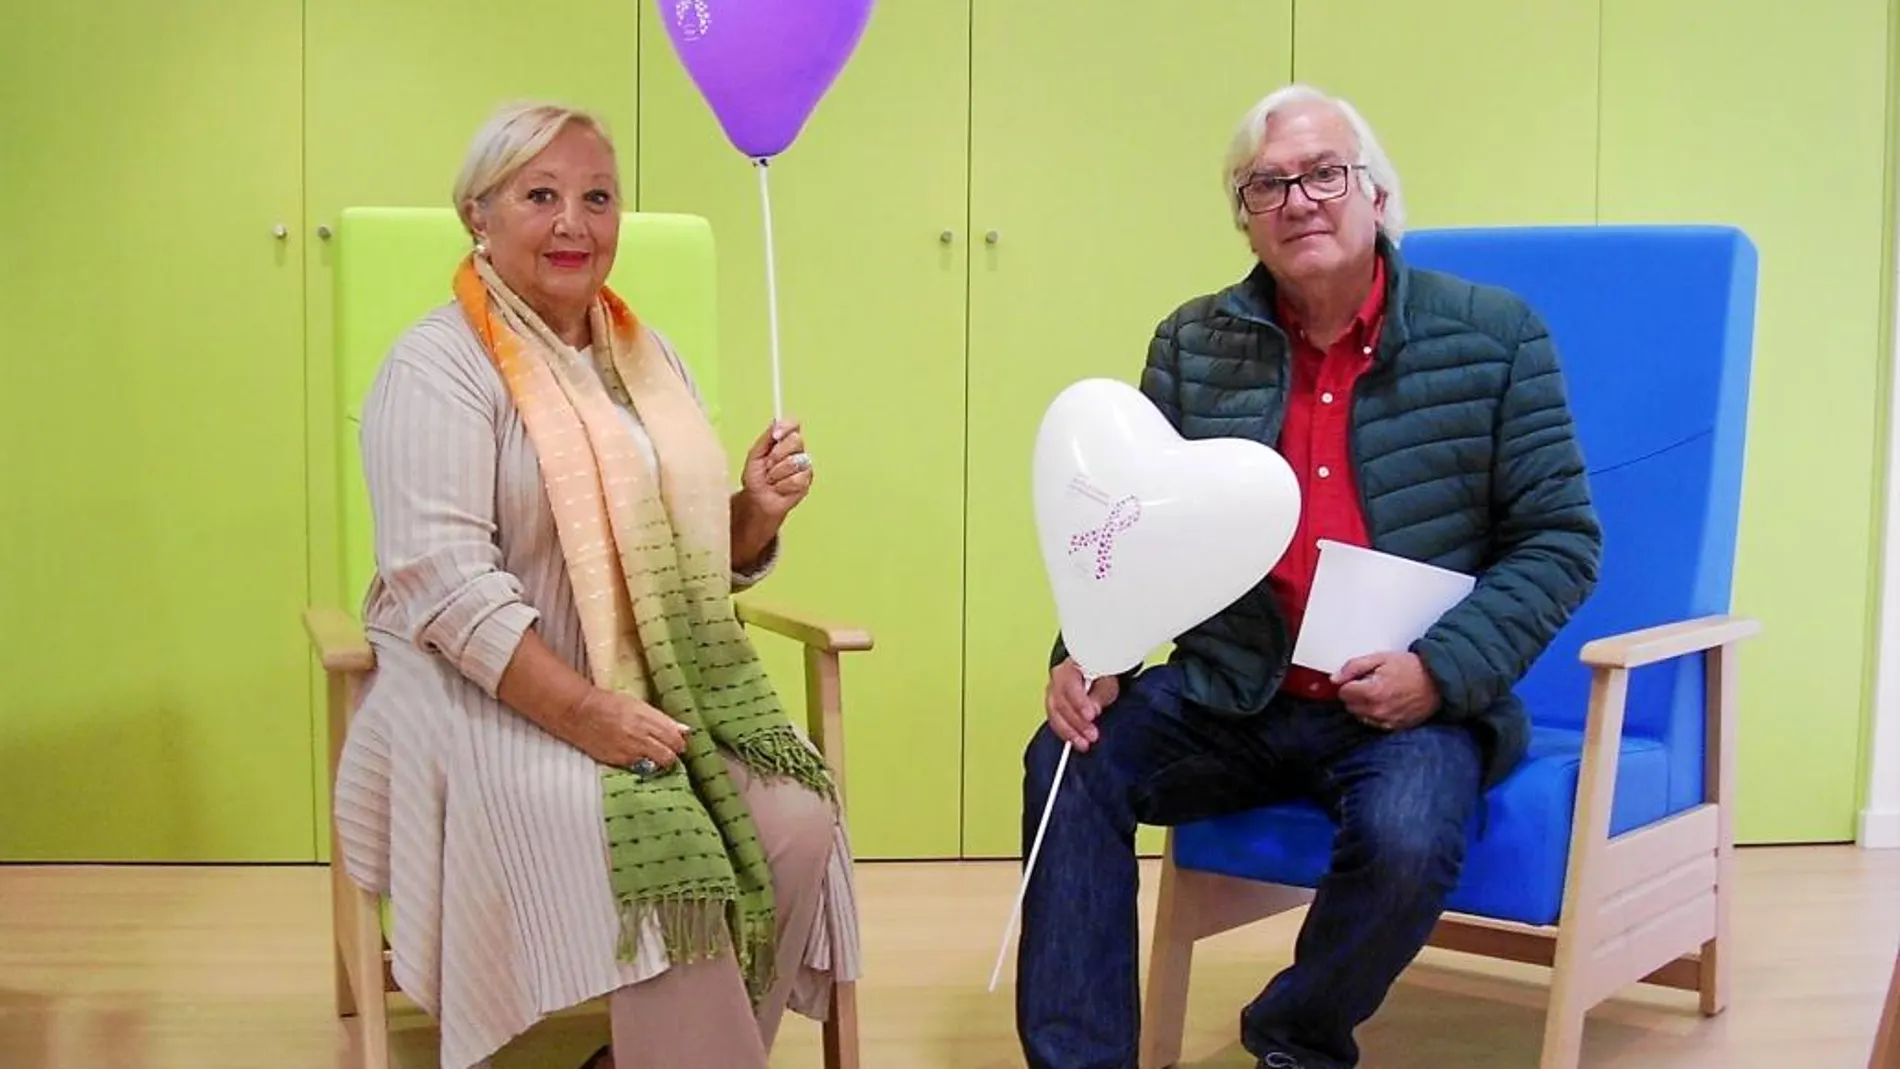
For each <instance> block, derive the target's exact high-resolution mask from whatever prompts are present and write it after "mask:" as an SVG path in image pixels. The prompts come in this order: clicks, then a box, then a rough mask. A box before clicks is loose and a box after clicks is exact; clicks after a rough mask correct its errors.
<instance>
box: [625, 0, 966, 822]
mask: <svg viewBox="0 0 1900 1069" xmlns="http://www.w3.org/2000/svg"><path fill="white" fill-rule="evenodd" d="M640 10H641V18H642V19H643V20H644V21H645V28H644V30H643V32H642V33H641V55H640V110H641V121H640V159H641V169H640V208H641V209H642V210H645V211H683V212H693V213H696V214H699V215H704V216H706V217H707V218H709V219H711V220H712V224H713V230H714V234H715V237H716V240H717V242H718V250H719V251H718V256H719V280H720V281H719V302H720V319H719V329H720V337H719V351H720V373H721V390H722V392H723V394H724V398H723V400H724V415H725V418H724V421H723V426H722V431H723V433H724V435H725V438H726V441H727V444H728V447H729V449H730V451H731V453H732V461H733V464H734V466H735V470H736V466H737V464H738V462H739V459H740V457H741V456H743V453H744V450H745V449H746V448H747V447H748V446H749V445H750V444H751V442H752V441H753V439H755V438H756V437H757V436H758V435H759V434H760V433H761V432H763V431H764V430H765V428H766V426H767V424H768V423H769V422H770V420H771V418H772V388H771V373H770V364H769V360H768V341H767V339H768V331H767V321H766V289H765V260H764V250H763V245H764V243H763V239H762V227H761V220H760V215H761V212H760V203H759V185H758V182H759V180H758V175H757V173H756V171H755V169H754V167H753V166H752V165H751V164H750V163H749V162H748V161H747V160H746V159H744V158H743V157H742V156H741V155H740V154H739V153H738V152H737V151H736V150H735V149H733V148H732V147H731V145H730V144H729V143H727V142H726V140H725V138H724V135H723V134H722V133H721V132H720V130H719V126H718V123H717V121H716V120H715V119H714V117H713V115H712V113H711V112H710V111H709V110H708V109H707V107H706V105H705V104H704V103H703V102H702V101H701V99H700V97H699V95H698V94H697V92H695V90H694V89H693V86H692V84H691V82H690V81H689V80H688V79H687V77H686V75H685V72H684V70H683V69H682V68H681V66H680V64H679V60H678V59H677V58H676V57H675V55H674V53H673V50H672V46H671V44H670V43H669V42H668V40H667V37H666V33H665V28H664V26H663V25H661V24H660V23H659V21H658V19H657V17H656V13H655V11H654V10H653V8H652V5H650V4H645V3H643V4H641V6H640ZM968 32H969V17H968V9H967V7H966V6H965V5H964V4H963V3H960V2H959V3H936V2H932V3H911V2H906V3H887V4H883V5H880V6H879V7H878V9H877V10H876V12H875V13H874V14H873V15H872V16H871V22H870V26H869V27H868V28H867V30H866V32H865V35H864V39H863V41H862V43H861V44H860V46H859V49H858V52H857V54H856V56H855V57H854V58H853V59H852V61H851V63H850V65H849V66H847V67H846V68H845V70H844V72H843V74H842V76H841V77H840V78H839V80H838V82H837V84H836V85H835V86H834V87H833V89H832V91H831V93H830V94H829V95H828V97H827V98H826V99H825V100H824V102H823V103H822V104H821V105H820V106H819V108H818V110H817V112H816V114H815V115H814V116H813V118H812V120H811V122H810V123H809V124H808V125H807V127H806V129H805V131H804V134H803V136H802V137H801V138H800V139H799V141H798V143H797V144H795V145H793V146H792V147H791V148H790V149H789V150H788V151H787V152H785V153H784V154H783V155H781V156H780V157H779V158H778V159H777V160H776V161H775V162H774V163H773V164H772V165H771V172H770V177H771V184H772V214H773V223H774V229H773V232H774V243H775V246H776V252H777V260H778V282H779V309H780V323H781V329H782V332H783V334H782V338H783V341H782V344H783V372H784V396H785V407H786V414H787V415H788V416H791V417H795V418H797V419H799V420H800V421H801V422H802V423H803V425H804V428H805V435H806V441H807V444H808V446H809V448H810V450H811V454H812V458H813V462H814V468H813V470H814V473H815V475H816V482H815V483H814V486H813V490H812V494H811V497H810V498H809V499H808V500H807V501H806V502H805V504H804V505H802V506H801V507H800V508H799V510H798V511H797V512H796V513H794V514H793V515H792V517H791V519H790V521H789V522H788V525H787V528H786V531H785V535H784V542H783V553H784V555H783V558H782V561H781V563H780V565H779V568H778V570H777V571H776V573H775V574H773V575H772V576H771V577H770V578H769V579H767V580H766V582H765V584H764V585H763V586H761V587H760V588H759V589H757V590H756V591H754V592H752V593H751V594H748V595H746V596H748V597H754V598H757V599H758V600H761V601H770V602H773V603H778V604H785V605H790V606H794V607H797V608H800V609H805V610H809V611H813V612H817V613H820V614H822V615H823V616H825V617H828V618H831V619H835V620H838V621H841V622H845V623H849V624H853V625H861V626H864V627H868V628H870V629H871V630H872V632H873V633H874V635H875V638H876V642H877V648H876V649H875V650H874V651H871V652H868V653H854V654H849V655H847V656H846V657H845V665H844V702H845V715H844V720H845V737H846V750H847V753H848V754H849V762H850V766H849V772H848V778H849V802H850V814H849V816H850V822H851V834H852V838H853V843H854V845H855V847H856V848H857V851H858V853H859V855H860V856H863V857H867V858H875V857H946V856H954V855H955V854H956V851H957V821H958V811H957V798H958V779H957V777H958V768H959V766H960V757H961V754H960V752H959V749H960V742H961V736H962V731H961V726H960V723H959V717H960V713H961V709H962V702H961V693H960V689H961V688H960V672H961V664H962V631H963V618H962V603H963V450H964V417H965V412H964V314H965V286H966V283H965V275H964V267H965V255H966V248H967V234H966V232H965V224H964V219H965V215H966V210H967V206H966V199H967V181H966V169H967V168H966V150H967V143H966V136H967V129H968V110H969V99H968V94H967V85H968V74H969V57H968V51H967V41H968ZM759 645H760V651H761V653H762V655H763V656H765V657H766V659H767V663H768V667H769V669H770V670H771V672H772V676H773V679H774V680H775V681H776V682H777V684H778V689H779V692H780V693H781V694H782V695H783V696H784V697H785V699H786V702H787V705H788V706H790V707H791V708H792V709H793V710H794V712H795V713H796V714H797V715H801V716H802V710H803V700H802V694H803V684H802V683H801V675H800V673H801V672H802V667H801V662H800V659H799V657H798V655H797V651H796V650H795V649H794V648H792V647H791V645H790V644H789V643H787V642H784V641H782V640H778V639H775V638H772V637H770V636H762V637H761V638H760V639H759Z"/></svg>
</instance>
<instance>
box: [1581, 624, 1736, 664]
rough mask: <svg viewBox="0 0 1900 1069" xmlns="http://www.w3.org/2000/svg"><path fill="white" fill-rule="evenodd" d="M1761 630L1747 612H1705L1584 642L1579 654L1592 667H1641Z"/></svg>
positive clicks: (1707, 648)
mask: <svg viewBox="0 0 1900 1069" xmlns="http://www.w3.org/2000/svg"><path fill="white" fill-rule="evenodd" d="M1760 632H1761V621H1759V620H1752V619H1749V618H1748V617H1745V616H1704V617H1702V618H1701V619H1699V620H1683V621H1681V622H1680V623H1673V624H1663V625H1662V626H1660V627H1647V628H1644V629H1643V630H1641V631H1629V632H1625V633H1624V634H1621V635H1610V636H1608V637H1606V638H1600V639H1597V640H1595V641H1593V642H1588V643H1585V644H1584V647H1583V651H1582V652H1581V653H1579V654H1578V655H1577V656H1578V658H1579V659H1581V660H1582V661H1583V663H1584V664H1587V665H1589V666H1590V667H1592V668H1641V667H1642V666H1644V665H1646V664H1655V663H1656V662H1657V661H1666V660H1669V659H1670V658H1672V657H1681V656H1682V655H1684V654H1688V653H1700V652H1702V651H1703V650H1712V649H1714V648H1716V647H1717V646H1727V645H1730V644H1731V643H1736V642H1740V641H1742V640H1743V639H1748V638H1753V637H1755V635H1757V634H1759V633H1760Z"/></svg>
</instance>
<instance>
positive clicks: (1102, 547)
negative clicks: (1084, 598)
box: [1069, 497, 1141, 580]
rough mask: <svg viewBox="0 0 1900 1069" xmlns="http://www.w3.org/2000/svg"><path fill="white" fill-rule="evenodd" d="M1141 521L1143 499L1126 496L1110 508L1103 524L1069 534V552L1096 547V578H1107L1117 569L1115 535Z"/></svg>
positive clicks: (1071, 553)
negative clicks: (1076, 533)
mask: <svg viewBox="0 0 1900 1069" xmlns="http://www.w3.org/2000/svg"><path fill="white" fill-rule="evenodd" d="M1140 521H1141V499H1140V498H1137V497H1124V498H1122V499H1121V500H1120V501H1117V502H1115V506H1114V507H1113V508H1111V509H1109V510H1108V518H1107V519H1106V520H1103V521H1102V523H1101V526H1099V527H1094V528H1091V529H1090V530H1087V531H1083V532H1082V533H1081V534H1078V535H1070V536H1069V554H1070V555H1071V556H1073V555H1075V554H1077V553H1079V552H1081V551H1082V550H1085V549H1088V548H1090V547H1091V546H1092V547H1094V549H1095V568H1094V574H1095V578H1096V579H1097V580H1102V579H1107V578H1108V577H1109V574H1110V573H1111V572H1113V571H1114V569H1115V536H1116V535H1117V534H1119V533H1120V532H1122V531H1126V530H1128V529H1129V528H1131V527H1133V526H1134V525H1135V524H1136V523H1139V522H1140Z"/></svg>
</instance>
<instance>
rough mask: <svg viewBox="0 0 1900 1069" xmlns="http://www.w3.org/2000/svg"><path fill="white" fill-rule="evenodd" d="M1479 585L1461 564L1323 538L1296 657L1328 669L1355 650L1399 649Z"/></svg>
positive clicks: (1321, 669)
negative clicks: (1457, 567) (1449, 565)
mask: <svg viewBox="0 0 1900 1069" xmlns="http://www.w3.org/2000/svg"><path fill="white" fill-rule="evenodd" d="M1476 585H1477V581H1476V580H1475V579H1473V578H1472V577H1471V576H1468V575H1464V574H1462V573H1460V572H1453V571H1447V570H1446V569H1444V568H1437V567H1433V566H1432V565H1429V564H1420V563H1419V562H1417V561H1414V560H1407V559H1405V558H1404V557H1395V556H1392V555H1391V554H1389V553H1380V552H1378V551H1376V550H1371V549H1363V548H1361V547H1358V546H1349V545H1346V544H1344V543H1341V542H1332V541H1328V540H1326V539H1321V540H1320V543H1319V568H1318V570H1317V571H1316V572H1315V573H1314V575H1313V592H1312V594H1311V596H1310V597H1309V598H1308V599H1307V603H1306V616H1305V619H1304V620H1302V622H1301V624H1300V634H1299V638H1298V639H1297V640H1296V641H1295V642H1294V644H1293V663H1294V664H1297V665H1299V666H1300V667H1302V668H1311V669H1313V670H1314V671H1317V672H1326V673H1329V674H1330V673H1332V672H1336V671H1338V670H1339V668H1340V667H1341V666H1342V665H1344V664H1345V663H1346V662H1347V661H1350V660H1352V659H1353V658H1354V657H1361V656H1364V655H1366V654H1368V653H1390V652H1395V651H1403V650H1405V649H1406V648H1408V647H1410V646H1411V644H1412V643H1413V642H1416V641H1417V640H1418V639H1419V638H1420V637H1422V636H1423V635H1424V634H1425V632H1426V631H1427V630H1429V629H1430V628H1431V626H1432V625H1433V624H1435V623H1437V622H1438V618H1439V617H1441V616H1443V615H1445V613H1446V612H1447V611H1449V610H1450V609H1451V608H1452V607H1453V606H1455V605H1457V604H1458V603H1459V602H1460V601H1463V600H1464V598H1465V596H1466V595H1467V594H1470V593H1471V589H1472V587H1474V586H1476Z"/></svg>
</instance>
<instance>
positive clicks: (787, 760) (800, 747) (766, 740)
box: [733, 727, 838, 803]
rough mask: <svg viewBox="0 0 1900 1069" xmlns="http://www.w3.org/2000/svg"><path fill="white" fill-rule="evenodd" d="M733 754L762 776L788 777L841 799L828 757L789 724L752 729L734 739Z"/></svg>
mask: <svg viewBox="0 0 1900 1069" xmlns="http://www.w3.org/2000/svg"><path fill="white" fill-rule="evenodd" d="M733 754H734V756H736V757H738V758H739V760H741V761H743V762H745V765H746V767H747V768H750V769H751V770H752V771H753V772H755V773H757V774H758V775H759V776H760V777H761V778H763V779H766V780H775V779H781V780H782V779H789V780H792V781H794V782H796V783H798V784H800V785H801V786H803V787H805V788H806V789H807V790H810V791H812V792H813V793H815V794H820V795H823V796H824V797H825V798H826V799H828V800H830V801H831V802H833V803H836V802H837V800H838V790H837V786H836V785H835V784H834V783H832V780H831V770H830V769H829V768H828V767H826V765H825V759H824V758H823V757H821V756H819V755H818V754H817V753H815V752H813V750H812V748H811V744H810V743H808V742H806V741H805V739H804V737H803V736H801V735H799V734H798V732H797V731H795V730H793V729H791V728H789V727H772V728H767V729H765V730H763V731H755V732H751V733H749V734H747V735H746V736H745V737H744V738H742V739H738V740H736V741H735V742H734V743H733Z"/></svg>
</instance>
